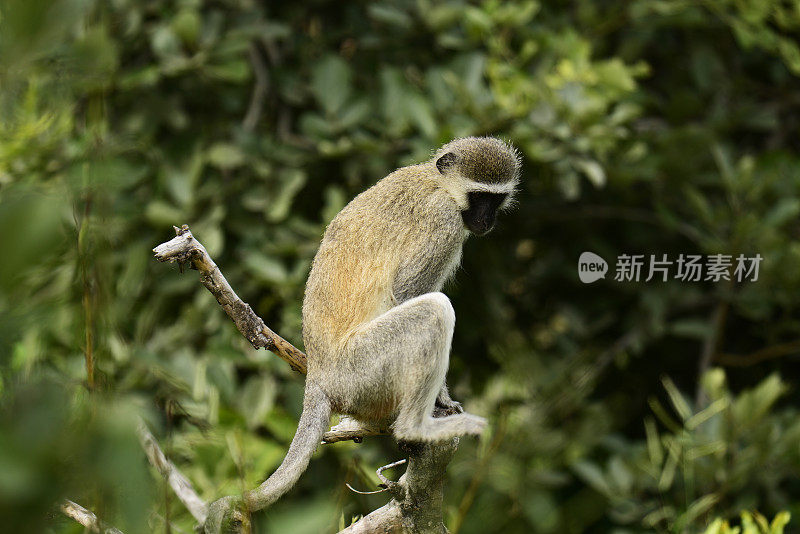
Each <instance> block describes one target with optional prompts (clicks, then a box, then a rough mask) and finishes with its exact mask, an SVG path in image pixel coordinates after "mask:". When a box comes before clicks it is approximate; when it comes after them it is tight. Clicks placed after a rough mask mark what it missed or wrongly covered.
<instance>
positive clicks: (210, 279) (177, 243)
mask: <svg viewBox="0 0 800 534" xmlns="http://www.w3.org/2000/svg"><path fill="white" fill-rule="evenodd" d="M175 233H176V234H177V237H175V238H173V239H171V240H170V241H167V242H166V243H162V244H160V245H158V246H157V247H156V248H154V249H153V252H154V253H155V256H156V259H157V260H158V261H168V262H173V261H177V262H179V263H185V262H191V263H192V267H193V268H194V269H197V270H198V271H199V272H200V282H202V284H203V285H204V286H205V287H206V289H208V290H209V291H211V294H212V295H214V297H216V299H217V302H219V305H220V306H222V309H223V310H225V313H227V314H228V317H230V318H231V319H232V320H233V323H234V324H235V325H236V328H238V329H239V332H241V333H242V335H243V336H244V337H245V338H247V340H248V341H249V342H250V343H251V344H252V345H253V347H255V348H257V349H259V348H262V347H263V348H265V349H267V350H268V351H270V352H272V353H274V354H276V355H277V356H278V357H280V358H281V359H283V360H284V361H286V363H288V364H289V366H290V367H291V368H292V369H294V370H295V371H297V372H299V373H303V374H305V372H306V355H305V354H304V353H303V352H302V351H301V350H299V349H298V348H297V347H295V346H294V345H292V344H291V343H289V342H288V341H286V340H285V339H283V338H282V337H281V336H279V335H278V334H276V333H275V332H273V331H272V330H270V329H269V327H267V325H266V324H264V321H263V320H262V319H261V317H259V316H258V315H256V314H255V312H254V311H253V309H252V308H251V307H250V306H249V305H248V304H247V303H246V302H244V301H243V300H242V299H240V298H239V297H238V295H236V293H235V292H234V291H233V288H232V287H231V286H230V284H229V283H228V281H227V280H225V277H224V276H222V272H221V271H220V270H219V267H217V264H216V263H214V261H213V260H212V259H211V256H209V255H208V252H206V249H205V247H204V246H203V245H201V244H200V242H199V241H197V240H196V239H195V238H194V236H193V235H192V232H190V231H189V227H188V226H187V225H185V224H184V225H183V226H181V227H180V228H177V227H175Z"/></svg>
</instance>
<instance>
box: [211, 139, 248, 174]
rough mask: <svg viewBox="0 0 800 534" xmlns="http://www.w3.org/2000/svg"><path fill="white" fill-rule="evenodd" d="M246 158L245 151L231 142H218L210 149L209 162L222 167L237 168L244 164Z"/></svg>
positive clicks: (227, 168) (226, 168)
mask: <svg viewBox="0 0 800 534" xmlns="http://www.w3.org/2000/svg"><path fill="white" fill-rule="evenodd" d="M244 160H245V158H244V153H243V152H242V151H241V150H240V149H239V147H237V146H236V145H232V144H230V143H216V144H215V145H213V146H212V147H211V148H210V149H209V150H208V162H209V163H210V164H211V165H214V166H215V167H219V168H220V169H225V170H230V169H235V168H236V167H240V166H241V165H242V164H244Z"/></svg>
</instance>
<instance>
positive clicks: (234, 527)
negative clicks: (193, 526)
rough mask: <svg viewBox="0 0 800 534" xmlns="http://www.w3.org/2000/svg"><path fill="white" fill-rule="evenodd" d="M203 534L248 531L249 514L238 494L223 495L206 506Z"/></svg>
mask: <svg viewBox="0 0 800 534" xmlns="http://www.w3.org/2000/svg"><path fill="white" fill-rule="evenodd" d="M203 532H204V533H205V534H242V533H245V532H250V515H249V514H248V513H247V509H246V507H245V504H244V499H242V497H240V496H235V497H234V496H229V497H223V498H221V499H218V500H216V501H214V502H212V503H211V504H210V505H209V507H208V516H206V521H205V523H204V524H203Z"/></svg>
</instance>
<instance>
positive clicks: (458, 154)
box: [434, 137, 520, 235]
mask: <svg viewBox="0 0 800 534" xmlns="http://www.w3.org/2000/svg"><path fill="white" fill-rule="evenodd" d="M434 161H435V163H436V169H437V170H438V171H439V173H440V174H441V180H442V185H443V187H444V188H445V189H446V190H447V191H448V192H449V193H450V196H451V197H452V198H453V200H454V201H455V202H456V204H457V205H458V209H459V210H460V211H461V218H462V219H463V221H464V226H465V227H466V228H467V229H468V230H469V231H470V232H472V233H473V234H476V235H484V234H486V233H488V232H489V231H490V230H491V229H492V228H493V227H494V223H495V220H496V219H497V212H498V210H502V209H504V208H506V207H508V206H509V205H510V203H511V200H512V199H513V196H514V193H515V192H516V186H517V184H518V183H519V167H520V160H519V156H518V155H517V152H516V151H515V150H514V149H513V148H512V147H511V146H509V145H507V144H505V143H503V142H502V141H500V140H499V139H495V138H492V137H465V138H463V139H457V140H455V141H452V142H450V143H448V144H447V145H445V146H444V147H442V148H441V149H440V150H439V152H438V153H437V155H436V157H435V158H434Z"/></svg>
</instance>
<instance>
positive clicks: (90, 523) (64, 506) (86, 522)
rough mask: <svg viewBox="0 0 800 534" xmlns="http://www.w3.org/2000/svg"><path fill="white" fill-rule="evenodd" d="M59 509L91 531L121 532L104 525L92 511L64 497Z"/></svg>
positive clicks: (116, 533) (107, 533)
mask: <svg viewBox="0 0 800 534" xmlns="http://www.w3.org/2000/svg"><path fill="white" fill-rule="evenodd" d="M61 511H62V512H64V515H66V516H67V517H70V518H72V519H74V520H75V521H77V522H78V523H80V524H81V525H83V526H84V527H86V528H87V529H89V530H90V531H92V532H100V533H101V534H122V531H121V530H118V529H116V528H114V527H110V526H108V525H106V524H105V523H103V522H102V521H100V520H99V519H98V518H97V516H96V515H94V513H93V512H90V511H89V510H87V509H86V508H84V507H83V506H81V505H79V504H76V503H74V502H72V501H70V500H69V499H65V500H64V502H62V503H61Z"/></svg>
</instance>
